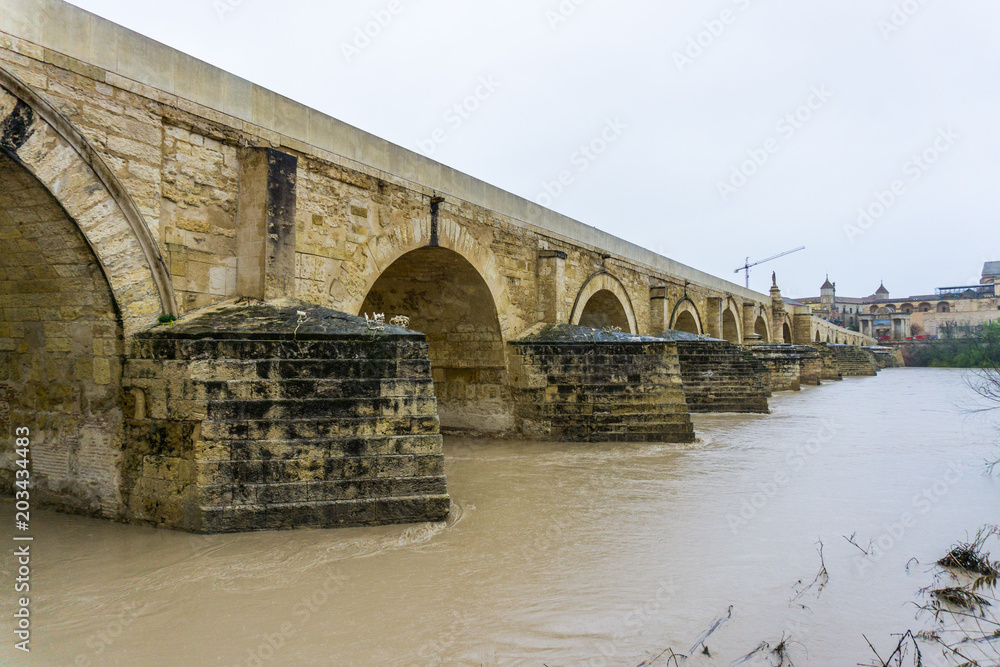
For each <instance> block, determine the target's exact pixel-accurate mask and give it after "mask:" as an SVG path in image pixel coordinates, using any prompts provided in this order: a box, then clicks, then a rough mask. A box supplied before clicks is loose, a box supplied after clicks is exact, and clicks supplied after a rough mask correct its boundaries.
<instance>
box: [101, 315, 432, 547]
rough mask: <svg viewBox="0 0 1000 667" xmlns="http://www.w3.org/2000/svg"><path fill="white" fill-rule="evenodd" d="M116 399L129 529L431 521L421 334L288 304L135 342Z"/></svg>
mask: <svg viewBox="0 0 1000 667" xmlns="http://www.w3.org/2000/svg"><path fill="white" fill-rule="evenodd" d="M123 386H124V389H125V392H126V395H127V396H128V401H127V405H126V416H127V431H128V443H129V445H128V447H127V448H126V450H125V454H124V461H123V464H122V468H121V471H122V472H121V474H122V488H123V495H124V502H125V505H126V507H127V514H126V516H127V518H128V519H129V520H130V521H135V522H140V523H149V524H153V525H158V526H164V527H168V528H177V529H183V530H188V531H193V532H205V533H218V532H233V531H247V530H274V529H283V528H298V527H315V528H327V527H335V526H357V525H376V524H383V523H402V522H410V521H438V520H443V519H444V518H445V517H446V516H447V514H448V511H449V506H450V502H449V499H448V495H447V491H446V488H445V476H444V456H443V454H442V449H441V435H440V432H439V428H438V425H439V422H438V416H437V403H436V401H435V398H434V392H433V385H432V382H431V375H430V362H429V360H428V358H427V343H426V342H425V339H424V336H423V335H422V334H419V333H416V332H413V331H407V330H405V329H400V328H398V327H392V326H388V327H386V328H385V329H383V330H380V331H379V330H369V328H368V327H367V326H366V324H365V322H364V320H361V319H359V318H357V317H352V316H349V315H345V314H343V313H337V312H335V311H330V310H327V309H324V308H317V307H315V306H309V305H307V304H304V303H302V302H298V301H293V300H279V301H269V302H266V303H258V304H256V305H241V304H228V305H223V306H215V307H209V308H207V309H205V310H204V311H202V312H199V313H197V314H195V315H194V316H192V317H190V318H186V319H185V320H184V321H183V323H178V324H176V325H174V326H164V327H157V328H154V329H150V330H148V331H144V332H140V333H139V334H138V335H137V336H136V338H135V340H134V342H133V343H132V353H131V355H130V357H129V358H128V359H127V361H126V365H125V377H124V381H123Z"/></svg>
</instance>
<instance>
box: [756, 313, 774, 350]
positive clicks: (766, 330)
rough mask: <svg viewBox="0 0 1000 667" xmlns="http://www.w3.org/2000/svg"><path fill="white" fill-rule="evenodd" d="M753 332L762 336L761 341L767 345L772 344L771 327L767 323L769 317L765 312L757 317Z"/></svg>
mask: <svg viewBox="0 0 1000 667" xmlns="http://www.w3.org/2000/svg"><path fill="white" fill-rule="evenodd" d="M753 332H754V333H755V334H757V335H758V336H760V337H761V340H762V341H764V342H765V343H770V342H771V327H770V325H769V324H768V323H767V317H766V315H765V314H764V313H763V312H761V313H760V314H759V315H757V319H756V320H755V321H754V324H753Z"/></svg>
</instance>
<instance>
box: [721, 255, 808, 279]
mask: <svg viewBox="0 0 1000 667" xmlns="http://www.w3.org/2000/svg"><path fill="white" fill-rule="evenodd" d="M805 249H806V247H805V246H801V247H799V248H796V249H795V250H786V251H785V252H780V253H778V254H777V255H772V256H770V257H768V258H767V259H762V260H760V261H759V262H754V263H753V264H751V263H750V258H749V257H747V263H746V264H744V265H743V266H741V267H740V268H738V269H736V270H735V271H733V273H739V272H740V271H746V273H747V289H750V269H751V268H753V267H755V266H758V265H760V264H766V263H767V262H770V261H771V260H772V259H778V258H779V257H784V256H785V255H791V254H792V253H793V252H798V251H800V250H805Z"/></svg>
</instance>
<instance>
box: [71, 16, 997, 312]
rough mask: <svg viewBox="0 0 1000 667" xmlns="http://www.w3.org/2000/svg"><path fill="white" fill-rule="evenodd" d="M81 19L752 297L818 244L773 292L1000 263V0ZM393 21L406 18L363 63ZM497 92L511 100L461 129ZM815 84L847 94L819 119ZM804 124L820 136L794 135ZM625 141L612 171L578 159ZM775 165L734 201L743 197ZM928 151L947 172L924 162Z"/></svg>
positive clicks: (929, 281) (610, 162)
mask: <svg viewBox="0 0 1000 667" xmlns="http://www.w3.org/2000/svg"><path fill="white" fill-rule="evenodd" d="M73 4H75V5H77V6H79V7H82V8H84V9H87V10H89V11H91V12H94V13H96V14H99V15H101V16H104V17H106V18H108V19H110V20H112V21H115V22H116V23H119V24H121V25H124V26H126V27H128V28H131V29H133V30H136V31H138V32H140V33H142V34H144V35H147V36H149V37H152V38H154V39H157V40H159V41H161V42H164V43H166V44H168V45H170V46H173V47H175V48H177V49H180V50H182V51H185V52H187V53H189V54H191V55H194V56H196V57H198V58H201V59H203V60H206V61H208V62H210V63H212V64H214V65H217V66H219V67H221V68H223V69H225V70H228V71H230V72H233V73H235V74H238V75H240V76H242V77H245V78H247V79H249V80H251V81H254V82H255V83H258V84H261V85H263V86H266V87H268V88H271V89H273V90H275V91H277V92H279V93H282V94H284V95H287V96H288V97H291V98H293V99H296V100H298V101H300V102H302V103H304V104H307V105H309V106H312V107H315V108H316V109H319V110H322V111H324V112H326V113H328V114H330V115H332V116H334V117H337V118H339V119H341V120H343V121H346V122H348V123H351V124H353V125H355V126H357V127H360V128H362V129H364V130H367V131H368V132H371V133H373V134H376V135H379V136H381V137H384V138H386V139H388V140H390V141H392V142H394V143H397V144H400V145H402V146H405V147H407V148H410V149H412V150H417V151H421V152H425V153H426V152H427V148H428V141H429V140H430V139H431V136H432V132H433V131H434V130H435V129H436V128H441V129H442V130H444V134H443V135H438V138H439V139H440V138H441V137H442V136H443V137H444V139H445V140H444V141H443V142H440V143H437V145H436V146H435V148H434V151H433V154H432V157H433V158H434V159H436V160H439V161H441V162H443V163H445V164H448V165H450V166H452V167H455V168H457V169H459V170H461V171H464V172H466V173H469V174H471V175H473V176H476V177H477V178H480V179H482V180H485V181H487V182H490V183H492V184H495V185H497V186H499V187H501V188H504V189H506V190H509V191H511V192H514V193H516V194H518V195H521V196H523V197H525V198H528V199H533V200H538V197H539V195H541V194H544V193H545V192H546V191H545V189H544V188H543V183H546V182H550V183H551V182H554V181H556V180H557V179H558V178H559V175H560V173H561V172H569V176H570V178H568V179H566V180H567V181H568V182H569V185H567V186H566V187H565V188H564V191H563V192H562V193H561V194H560V195H559V196H558V197H555V198H554V199H553V200H552V202H551V203H550V204H549V206H550V208H553V209H555V210H557V211H559V212H561V213H565V214H566V215H569V216H572V217H574V218H576V219H578V220H580V221H582V222H585V223H587V224H590V225H594V226H596V227H599V228H601V229H604V230H607V231H609V232H611V233H613V234H615V235H617V236H620V237H623V238H625V239H628V240H630V241H633V242H635V243H637V244H640V245H643V246H646V247H648V248H651V249H653V250H656V251H658V252H661V253H663V254H665V255H667V256H668V257H671V258H673V259H676V260H678V261H681V262H684V263H686V264H689V265H691V266H694V267H696V268H699V269H702V270H704V271H708V272H709V273H713V274H715V275H717V276H720V277H723V278H726V279H730V280H734V281H735V282H740V283H742V280H743V279H742V274H741V275H740V276H736V275H734V273H733V269H734V268H735V267H736V266H738V265H741V264H743V262H744V260H745V258H746V257H747V256H750V257H751V260H752V261H755V260H757V259H763V258H764V257H767V256H769V255H773V254H776V253H778V252H781V251H784V250H788V249H791V248H794V247H797V246H800V245H805V246H807V249H806V250H805V251H803V252H800V253H797V254H794V255H790V256H788V257H785V258H782V259H779V260H776V261H774V262H772V263H769V264H767V265H764V266H761V267H759V268H758V269H756V270H755V271H754V272H753V273H752V274H751V283H750V286H751V287H752V288H754V289H757V290H759V291H766V290H767V288H768V286H769V285H770V275H771V271H772V270H774V271H777V273H778V279H779V284H780V285H781V287H782V291H783V293H784V294H785V295H786V296H792V297H794V296H812V295H816V294H818V293H819V285H820V284H821V283H822V282H823V280H824V277H825V274H826V273H829V274H830V278H831V280H834V281H836V282H837V287H838V290H837V291H838V294H840V295H842V296H864V295H868V294H871V293H872V292H874V291H875V288H876V287H878V284H879V280H880V279H883V278H884V279H885V283H886V287H888V288H889V290H890V292H892V294H893V295H894V296H902V295H905V294H920V293H928V292H931V291H932V290H933V289H934V288H935V287H940V286H950V285H965V284H975V283H978V282H979V274H980V271H981V269H982V264H983V262H984V261H987V260H993V259H1000V226H998V224H997V223H998V221H1000V198H998V197H997V190H998V188H997V187H996V184H997V181H998V180H1000V178H998V177H1000V123H998V122H997V121H998V115H1000V114H998V112H1000V39H998V33H997V30H998V28H997V26H998V25H1000V5H998V4H997V3H996V2H995V1H990V0H948V1H947V2H945V1H944V0H923V1H920V0H805V1H804V0H712V1H710V2H695V1H694V0H670V1H668V2H649V1H646V2H640V1H639V0H617V1H615V2H612V1H610V0H603V1H602V0H562V2H560V0H505V1H504V2H482V1H479V2H470V1H469V0H362V1H353V2H345V1H331V2H319V1H313V2H307V1H305V0H283V1H282V2H273V1H270V2H268V1H265V0H172V2H170V3H169V5H165V4H164V3H160V2H157V3H152V2H136V0H74V2H73ZM390 7H391V8H394V9H396V10H397V11H396V13H395V14H391V13H389V12H388V10H389V9H390ZM560 7H562V8H564V13H565V14H566V15H568V16H565V17H564V15H563V14H560V13H559V12H560ZM894 8H898V10H897V15H896V17H895V18H896V20H897V23H898V24H899V27H898V29H895V30H893V31H891V32H889V31H888V30H887V29H886V26H892V24H891V23H890V21H891V20H892V18H893V12H894ZM905 10H909V12H910V13H909V14H907V13H906V12H905ZM377 12H383V19H384V17H385V16H386V15H389V16H391V20H390V21H389V22H388V24H387V25H386V26H385V27H384V28H382V27H379V29H378V30H372V32H374V33H377V34H376V35H375V36H374V37H373V38H372V39H371V40H370V43H369V44H368V45H367V46H365V48H363V49H359V53H354V54H351V57H347V56H346V55H345V53H344V45H345V44H347V45H352V43H353V42H354V40H355V37H356V30H357V29H359V28H360V29H363V28H364V26H365V24H366V23H367V22H369V21H371V20H372V17H373V13H377ZM723 12H726V13H725V14H723ZM553 17H560V18H565V20H560V21H558V22H555V21H554V20H553ZM720 17H723V18H725V19H726V20H727V21H728V23H727V24H722V23H716V24H712V22H713V21H715V20H717V19H720ZM706 22H708V23H707V24H706ZM880 22H884V23H883V24H882V26H881V27H880ZM553 24H554V25H553ZM893 27H895V26H893ZM709 28H714V30H715V32H716V33H717V36H716V35H712V34H711V33H710V32H709ZM720 28H721V29H720ZM699 33H701V34H700V35H699ZM699 36H700V38H701V41H702V42H703V43H704V44H707V46H705V47H704V48H703V49H702V52H701V53H700V54H699V53H698V52H697V51H691V55H693V56H695V57H693V58H691V59H690V60H689V61H687V62H682V63H681V64H680V65H679V64H678V58H677V54H683V53H684V51H685V49H686V48H687V47H688V45H689V40H696V41H697V40H698V39H699ZM362 45H363V43H362ZM481 78H485V79H486V80H490V79H491V78H492V80H493V81H495V82H498V83H499V87H498V88H496V90H495V91H493V92H492V93H490V92H489V91H488V89H487V88H485V87H480V88H479V92H480V94H481V96H482V97H483V98H485V99H483V100H482V101H478V100H477V101H476V102H475V103H474V104H473V103H470V104H469V106H470V107H478V108H476V109H475V110H474V111H472V112H471V113H465V114H464V115H465V116H466V117H464V118H463V117H461V116H458V115H456V114H454V113H453V114H452V115H449V116H447V117H446V113H447V112H448V111H449V109H451V108H452V107H453V106H454V105H456V104H461V103H462V102H463V100H465V99H466V98H468V97H469V96H470V95H474V94H475V93H476V91H477V87H478V86H479V83H478V82H479V81H480V79H481ZM813 89H816V90H819V91H827V92H828V93H829V94H830V96H829V99H825V100H824V99H821V98H820V97H813V98H812V100H811V101H812V103H813V106H814V107H815V109H813V110H808V109H799V108H800V107H801V106H802V105H803V104H806V103H807V101H809V100H810V95H812V93H811V91H812V90H813ZM823 97H824V98H825V97H826V94H825V93H824V95H823ZM797 110H799V112H800V113H801V117H802V118H804V119H806V120H804V121H803V122H797V125H798V127H795V126H794V125H791V124H788V123H785V124H782V125H781V126H779V125H778V123H779V121H781V119H782V118H784V117H785V116H786V114H794V113H796V111H797ZM459 121H460V122H459ZM609 121H611V122H612V123H614V122H615V121H617V122H618V123H619V126H617V127H618V128H619V129H615V128H614V127H611V126H609V125H608V123H609ZM621 125H623V126H624V127H620V126H621ZM605 128H608V129H607V131H606V132H605V135H606V138H609V139H613V141H611V142H610V143H608V144H607V145H606V150H604V152H603V153H602V154H601V155H599V156H598V155H594V159H590V158H588V157H585V156H583V154H582V153H578V152H577V151H578V150H579V148H580V147H581V146H583V145H586V144H589V143H590V142H591V141H593V140H596V139H598V138H599V137H600V136H601V134H602V131H604V130H605ZM949 128H950V137H949V138H948V139H945V138H944V137H945V136H946V135H948V132H947V130H948V129H949ZM942 131H944V133H943V134H939V132H942ZM939 136H941V137H942V138H941V139H940V140H938V141H937V146H938V149H941V148H947V151H945V152H938V150H936V149H935V148H934V145H935V140H936V138H938V137H939ZM768 140H773V142H769V141H768ZM596 148H598V149H600V148H601V145H600V142H598V145H597V146H596ZM767 148H770V149H771V151H772V152H771V154H770V155H768V156H767V161H766V162H765V163H764V164H763V165H762V166H760V167H756V165H753V164H749V165H747V171H753V172H755V173H753V175H752V176H750V177H749V178H747V179H746V182H745V184H742V185H741V186H740V187H739V188H734V191H733V192H730V193H728V196H727V197H726V198H725V200H724V199H723V196H722V195H721V194H720V191H719V182H720V181H728V180H729V179H730V177H731V175H732V171H733V169H734V167H739V166H740V165H741V164H742V163H743V162H744V161H745V160H748V159H750V158H749V155H748V151H749V152H755V153H756V154H757V156H758V161H762V160H761V159H760V158H761V151H764V152H766V151H767ZM925 150H928V151H929V153H928V157H929V158H936V161H934V162H933V164H924V165H923V167H921V166H919V165H917V164H916V163H914V162H912V158H913V157H914V156H915V155H916V156H919V155H920V154H922V153H924V151H925ZM896 180H898V181H900V183H898V184H897V192H898V193H899V194H897V195H894V198H895V201H893V202H892V203H891V204H889V205H888V206H887V207H886V210H885V212H884V214H883V215H882V216H881V217H879V218H878V219H873V220H872V223H871V224H870V225H867V227H868V228H867V229H863V228H862V227H861V226H858V225H857V220H858V209H859V207H865V208H867V207H870V206H875V209H874V210H875V212H878V207H877V202H878V200H877V197H876V194H877V193H878V192H880V191H888V190H890V188H891V185H892V183H893V181H896ZM736 182H737V183H739V181H736ZM890 195H891V193H890V194H884V195H883V199H884V200H885V201H887V202H888V201H889V199H890ZM852 225H855V227H854V228H853V229H850V227H851V226H852ZM849 231H851V232H853V233H852V234H850V235H849V233H848V232H849Z"/></svg>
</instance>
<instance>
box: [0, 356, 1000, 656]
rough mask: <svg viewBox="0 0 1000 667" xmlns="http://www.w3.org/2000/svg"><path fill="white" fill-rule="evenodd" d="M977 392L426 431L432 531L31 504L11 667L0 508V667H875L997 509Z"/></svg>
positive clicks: (912, 378) (956, 374)
mask: <svg viewBox="0 0 1000 667" xmlns="http://www.w3.org/2000/svg"><path fill="white" fill-rule="evenodd" d="M973 398H974V395H973V394H972V393H971V391H970V390H969V389H968V388H967V387H966V385H965V383H964V381H963V373H962V371H954V370H935V369H899V370H889V371H884V372H882V373H881V374H880V375H879V376H878V377H877V378H864V379H847V380H844V381H843V382H838V383H828V384H825V385H824V386H822V387H812V388H807V389H805V390H803V391H802V392H801V393H782V394H778V395H776V396H775V397H774V398H773V399H772V401H771V405H772V414H770V415H752V416H751V415H718V416H716V415H711V416H703V417H697V418H696V428H697V432H698V436H699V440H698V442H697V443H696V444H694V445H668V444H664V445H648V444H644V445H638V444H637V445H619V444H613V445H609V444H587V445H579V444H565V443H552V442H530V443H528V442H496V441H486V440H465V439H455V438H447V437H446V439H445V451H446V455H447V458H448V467H447V473H448V484H449V491H450V493H451V495H452V499H453V503H454V505H453V509H452V515H451V517H450V519H449V521H448V522H447V523H442V524H433V525H431V524H423V525H413V526H393V527H382V528H364V529H348V530H328V531H295V532H281V533H256V534H244V535H221V536H192V535H186V534H181V533H173V532H167V531H161V530H154V529H149V528H142V527H136V526H126V525H118V524H114V523H111V522H107V521H100V520H94V519H87V518H81V517H75V516H68V515H63V514H58V513H54V512H36V513H34V514H33V516H32V519H33V525H32V529H33V533H34V535H35V541H34V542H33V546H32V550H33V552H32V553H33V560H32V568H33V572H32V581H31V586H32V597H31V614H32V628H33V634H32V640H31V647H32V652H31V653H30V659H25V657H24V656H23V655H22V654H20V653H19V652H16V651H14V649H13V643H14V641H15V640H14V638H13V634H12V632H11V630H12V628H13V624H12V621H11V619H12V614H13V609H14V600H13V598H14V594H13V592H12V591H11V589H12V587H13V581H14V578H15V577H16V566H15V563H14V559H13V557H12V548H11V544H12V542H11V539H10V534H11V531H10V526H11V523H10V521H11V518H12V514H13V507H12V505H11V503H10V502H9V501H4V503H3V506H2V511H3V520H4V522H3V524H2V525H3V529H4V530H3V535H2V540H3V542H4V545H3V553H4V557H3V559H2V561H0V564H2V568H0V570H2V571H0V580H2V581H3V589H4V590H5V591H7V592H6V593H5V594H4V595H3V596H2V600H0V604H2V608H0V612H2V616H3V618H4V619H5V621H4V626H5V627H4V632H3V633H2V636H3V645H2V647H0V663H2V664H4V665H7V664H12V665H21V664H26V665H27V664H30V665H225V666H227V667H229V666H236V665H245V666H261V665H435V664H455V665H543V664H544V665H549V666H555V665H638V664H639V663H640V662H642V661H643V660H649V659H651V658H653V657H655V656H656V655H657V654H659V653H661V652H662V651H663V650H664V649H667V648H671V649H672V650H673V651H675V652H677V653H688V652H689V651H691V650H692V649H693V648H694V647H695V645H697V644H698V643H699V641H701V640H702V638H703V637H704V636H705V634H706V633H707V632H708V631H709V630H710V628H712V627H713V626H715V627H716V630H715V631H714V632H712V633H711V634H710V635H709V636H708V637H707V639H705V640H704V643H705V644H706V645H707V646H708V647H709V653H711V657H709V656H707V655H705V654H704V653H702V649H701V647H700V646H699V648H698V651H696V652H695V653H694V656H693V657H692V658H690V659H689V660H686V661H684V662H683V664H685V665H731V664H735V663H736V661H738V660H740V659H742V657H743V656H745V655H747V654H748V653H750V652H751V651H753V650H754V648H755V647H757V646H759V645H760V644H761V642H765V641H766V642H768V643H769V645H770V646H774V645H776V644H777V643H778V642H780V641H781V639H782V637H784V638H786V639H790V641H789V642H788V647H789V651H790V657H791V658H792V659H793V660H794V663H795V664H797V665H855V664H857V663H858V662H863V661H870V660H871V659H872V657H873V656H872V653H871V649H869V647H868V645H867V643H866V641H865V637H867V638H868V639H870V640H871V641H872V643H873V644H874V645H875V646H876V647H877V648H879V649H880V650H881V649H889V648H890V647H891V646H895V643H896V640H895V639H893V638H892V636H891V635H892V634H893V633H900V632H903V631H905V630H906V629H910V628H912V629H914V630H917V629H922V628H923V627H924V626H923V625H922V623H923V622H924V620H925V619H920V618H915V607H914V605H913V604H912V602H913V601H914V600H916V599H917V591H918V589H920V588H921V587H924V586H927V585H929V584H930V583H931V581H932V577H933V572H932V571H933V569H934V568H933V565H932V563H933V562H934V560H936V559H937V558H939V557H941V556H942V555H944V553H946V552H947V550H948V548H949V546H950V545H951V544H953V543H954V542H956V541H957V540H960V539H964V538H966V537H968V536H970V535H972V534H974V533H975V532H976V530H977V529H978V528H980V527H981V526H983V525H984V524H989V523H994V524H995V523H997V522H998V521H1000V516H998V514H1000V511H998V510H1000V476H997V475H994V476H989V475H987V474H985V472H984V465H983V462H984V460H985V459H987V458H988V457H990V456H993V457H994V458H997V457H1000V446H998V444H997V443H998V435H997V434H998V431H997V430H996V427H995V426H991V425H990V424H989V423H988V422H987V421H986V420H984V419H983V418H977V417H970V416H968V415H967V413H966V410H967V408H968V407H970V406H971V405H973V404H974V403H975V401H974V400H973ZM852 535H853V536H854V541H855V542H857V543H858V544H859V545H862V546H865V547H867V549H868V551H869V555H868V556H866V555H864V554H863V553H862V552H861V551H860V550H859V549H858V548H857V547H855V546H853V545H851V544H850V543H848V541H847V540H846V539H845V538H844V536H848V537H850V536H852ZM820 542H822V544H823V559H824V562H825V565H826V568H827V573H828V577H829V578H828V581H827V582H826V585H825V587H821V586H819V585H818V583H817V585H814V586H812V588H807V587H808V586H809V584H810V583H811V582H813V581H814V578H815V577H816V576H817V573H818V572H819V570H820V567H821V566H820V556H819V551H818V544H819V543H820ZM993 546H994V550H995V551H1000V548H997V547H998V545H996V544H995V543H994V545H993ZM913 558H916V559H917V560H916V561H913V560H911V559H913ZM800 593H801V594H800ZM890 650H891V649H890ZM889 652H890V651H888V650H887V651H885V652H884V653H885V654H888V653H889ZM668 655H669V654H668ZM656 664H657V665H665V664H668V663H667V662H666V660H665V659H664V658H663V657H661V658H660V660H659V661H657V663H656ZM669 664H671V665H673V664H675V662H674V661H671V662H670V663H669ZM742 664H746V665H755V664H761V665H763V664H776V663H774V662H768V661H767V659H766V658H765V657H763V653H761V654H758V655H757V656H755V657H753V658H750V659H748V660H747V661H746V662H744V663H742Z"/></svg>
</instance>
